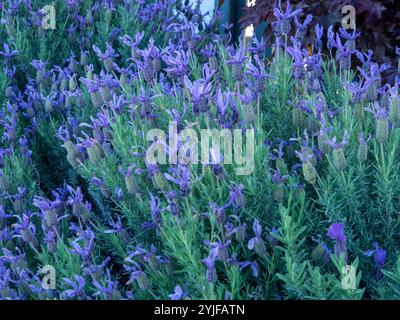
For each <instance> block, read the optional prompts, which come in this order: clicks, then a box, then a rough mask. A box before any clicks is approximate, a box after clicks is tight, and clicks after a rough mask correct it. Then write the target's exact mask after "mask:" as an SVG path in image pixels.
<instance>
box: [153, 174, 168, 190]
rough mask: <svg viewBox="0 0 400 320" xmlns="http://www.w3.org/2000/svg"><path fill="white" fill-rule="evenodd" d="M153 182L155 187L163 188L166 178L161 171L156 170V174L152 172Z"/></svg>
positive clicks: (164, 187) (165, 185) (165, 184)
mask: <svg viewBox="0 0 400 320" xmlns="http://www.w3.org/2000/svg"><path fill="white" fill-rule="evenodd" d="M153 182H154V185H155V187H157V188H158V189H160V190H165V189H166V187H167V180H166V179H165V177H164V175H163V174H162V173H161V172H157V173H156V174H154V177H153Z"/></svg>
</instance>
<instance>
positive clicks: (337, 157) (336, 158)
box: [333, 148, 347, 171]
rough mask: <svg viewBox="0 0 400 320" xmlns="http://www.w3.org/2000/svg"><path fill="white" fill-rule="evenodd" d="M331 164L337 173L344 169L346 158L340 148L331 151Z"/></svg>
mask: <svg viewBox="0 0 400 320" xmlns="http://www.w3.org/2000/svg"><path fill="white" fill-rule="evenodd" d="M333 164H334V166H335V167H336V169H338V170H339V171H342V170H344V168H346V164H347V162H346V157H345V155H344V151H343V149H342V148H337V149H333Z"/></svg>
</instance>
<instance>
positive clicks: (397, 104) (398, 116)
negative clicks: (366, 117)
mask: <svg viewBox="0 0 400 320" xmlns="http://www.w3.org/2000/svg"><path fill="white" fill-rule="evenodd" d="M389 120H390V121H391V122H393V123H397V122H399V121H400V100H399V97H398V96H397V95H393V96H391V97H390V98H389Z"/></svg>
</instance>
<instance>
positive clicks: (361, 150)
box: [357, 143, 368, 163]
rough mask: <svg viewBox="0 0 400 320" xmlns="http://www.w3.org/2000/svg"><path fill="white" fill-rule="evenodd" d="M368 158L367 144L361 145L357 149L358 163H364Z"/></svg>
mask: <svg viewBox="0 0 400 320" xmlns="http://www.w3.org/2000/svg"><path fill="white" fill-rule="evenodd" d="M367 157H368V145H367V144H366V143H360V144H359V145H358V149H357V161H358V162H359V163H363V162H364V161H366V160H367Z"/></svg>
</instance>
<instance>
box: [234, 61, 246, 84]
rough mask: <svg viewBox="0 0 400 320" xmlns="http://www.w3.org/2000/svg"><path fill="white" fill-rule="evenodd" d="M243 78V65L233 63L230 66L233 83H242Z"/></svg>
mask: <svg viewBox="0 0 400 320" xmlns="http://www.w3.org/2000/svg"><path fill="white" fill-rule="evenodd" d="M243 76H244V72H243V65H241V64H238V63H235V64H233V65H232V77H233V80H235V81H242V80H243Z"/></svg>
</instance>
